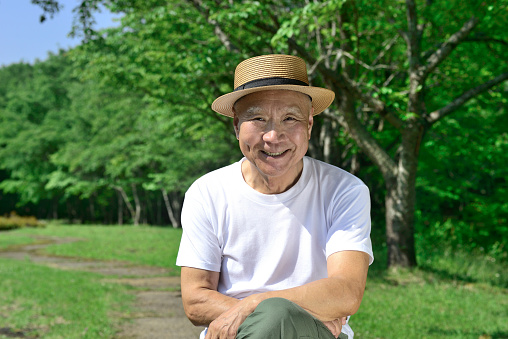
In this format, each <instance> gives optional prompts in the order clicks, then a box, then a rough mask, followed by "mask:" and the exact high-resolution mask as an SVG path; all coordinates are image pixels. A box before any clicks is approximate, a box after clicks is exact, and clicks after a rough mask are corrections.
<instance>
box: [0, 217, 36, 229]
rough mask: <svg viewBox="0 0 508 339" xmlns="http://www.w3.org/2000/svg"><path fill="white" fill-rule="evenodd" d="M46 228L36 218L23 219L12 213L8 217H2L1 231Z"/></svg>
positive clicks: (0, 221) (0, 219)
mask: <svg viewBox="0 0 508 339" xmlns="http://www.w3.org/2000/svg"><path fill="white" fill-rule="evenodd" d="M42 226H44V225H43V224H42V223H41V222H39V221H38V220H37V218H35V217H31V216H28V217H21V216H19V215H17V214H16V213H11V214H10V215H9V216H8V217H2V216H0V231H3V230H10V229H15V228H22V227H42Z"/></svg>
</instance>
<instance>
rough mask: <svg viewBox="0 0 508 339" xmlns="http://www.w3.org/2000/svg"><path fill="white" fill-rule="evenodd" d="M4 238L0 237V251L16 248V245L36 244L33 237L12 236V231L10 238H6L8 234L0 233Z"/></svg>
mask: <svg viewBox="0 0 508 339" xmlns="http://www.w3.org/2000/svg"><path fill="white" fill-rule="evenodd" d="M0 234H1V235H2V236H1V237H0V250H5V249H7V248H8V247H12V246H16V245H26V244H31V243H33V242H34V239H33V238H32V237H29V236H26V235H20V234H16V235H15V236H12V235H11V234H12V231H11V234H9V236H4V234H7V232H3V233H0Z"/></svg>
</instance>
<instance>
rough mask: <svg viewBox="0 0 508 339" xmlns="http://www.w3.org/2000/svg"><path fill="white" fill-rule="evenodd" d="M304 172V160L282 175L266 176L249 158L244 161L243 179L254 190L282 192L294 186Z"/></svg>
mask: <svg viewBox="0 0 508 339" xmlns="http://www.w3.org/2000/svg"><path fill="white" fill-rule="evenodd" d="M302 172H303V160H301V161H300V162H299V163H298V165H297V166H296V167H295V168H292V169H291V170H290V171H288V172H287V173H285V174H284V175H282V176H280V177H271V176H266V175H264V174H263V173H261V172H260V171H259V170H258V169H257V168H256V166H254V165H252V163H251V162H250V161H249V160H245V161H243V162H242V175H243V180H245V182H246V183H247V184H248V185H249V186H250V187H252V188H253V189H254V190H256V191H258V192H259V193H263V194H280V193H284V192H286V191H287V190H289V189H290V188H291V187H293V186H294V185H295V184H296V183H297V182H298V179H300V176H301V175H302Z"/></svg>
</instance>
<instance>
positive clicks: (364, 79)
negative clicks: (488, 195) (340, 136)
mask: <svg viewBox="0 0 508 339" xmlns="http://www.w3.org/2000/svg"><path fill="white" fill-rule="evenodd" d="M99 2H100V1H82V3H81V4H82V5H87V4H88V5H90V4H97V3H99ZM105 3H107V4H109V5H110V6H111V8H112V9H113V10H115V11H121V12H124V13H126V17H125V19H124V20H123V21H122V29H123V31H120V30H117V31H116V34H117V35H116V39H117V41H118V42H119V41H120V40H121V37H127V36H131V39H130V40H129V41H132V45H131V47H132V49H129V50H126V49H123V50H122V49H121V48H120V46H118V42H117V43H116V44H117V48H116V49H113V51H115V50H116V52H113V53H112V54H109V55H110V56H109V58H110V59H111V60H112V58H113V56H116V57H117V58H118V57H122V55H123V52H126V54H127V55H128V56H130V60H128V59H129V57H126V58H125V59H123V60H124V61H125V63H123V64H122V66H121V68H123V70H121V69H120V70H121V71H120V72H118V71H114V72H110V73H109V74H115V76H116V77H118V76H121V78H122V82H123V83H127V84H129V85H130V86H132V87H133V88H138V89H141V90H143V91H144V92H145V93H146V94H147V96H148V97H150V98H155V99H159V100H164V98H167V97H168V94H173V95H171V96H170V97H172V98H174V97H175V96H174V94H175V93H176V92H175V89H176V88H179V87H177V86H185V87H186V88H187V87H189V86H190V87H189V91H188V93H189V94H190V96H194V95H197V94H199V95H200V98H202V100H204V101H205V102H210V101H211V100H212V99H211V98H213V97H214V96H215V94H217V93H221V92H225V91H228V90H230V83H231V68H232V67H231V65H230V64H228V60H229V61H230V62H232V64H235V63H236V62H237V61H238V60H241V59H244V58H245V57H248V56H253V55H256V54H263V53H273V52H282V53H289V54H296V55H299V56H300V57H302V58H303V59H304V60H306V62H307V64H308V69H309V75H310V78H311V81H312V83H313V84H314V85H326V86H327V87H329V88H331V89H332V90H334V92H335V93H336V94H337V96H336V102H335V104H334V106H332V107H331V109H330V110H329V111H327V112H325V113H324V114H322V117H324V118H326V119H328V120H329V121H331V122H334V123H335V126H342V127H343V128H345V129H346V130H347V132H348V133H349V136H350V137H351V138H352V139H354V141H355V143H356V145H357V147H358V148H359V149H360V150H361V152H362V153H363V154H365V155H366V156H367V157H368V158H369V159H370V161H372V163H373V164H374V165H375V166H376V167H377V168H378V170H379V171H380V173H381V174H382V176H383V179H384V182H385V188H386V195H385V208H386V238H387V246H388V264H389V266H393V267H398V266H402V267H409V266H414V265H416V256H415V248H414V213H415V199H416V181H417V169H418V163H419V160H418V159H419V153H420V149H421V147H422V142H423V140H425V138H428V137H429V133H428V131H430V130H431V128H433V126H435V125H436V124H437V123H438V122H440V121H442V120H443V119H446V118H448V117H450V115H452V114H457V113H458V112H461V110H462V107H463V106H464V105H467V104H468V102H469V101H470V100H471V99H472V98H476V97H478V96H480V95H483V94H484V93H485V92H486V91H489V90H492V89H494V87H495V86H497V85H499V84H501V83H503V82H504V81H505V80H506V79H507V78H508V72H507V69H506V67H505V66H503V64H502V63H501V62H500V60H501V56H502V55H504V54H506V45H507V43H506V41H504V40H503V39H504V24H505V22H506V19H507V18H506V15H507V14H506V13H507V12H506V5H507V2H506V1H505V0H500V1H496V2H495V3H494V4H487V3H485V2H483V1H469V2H467V3H464V2H461V1H447V2H440V3H437V2H434V1H425V2H424V1H415V0H406V1H405V3H400V2H399V3H393V2H391V1H381V2H371V1H364V0H355V1H344V0H330V1H326V2H318V1H305V2H296V1H286V0H272V1H268V0H267V1H235V2H216V1H211V0H180V1H171V2H167V1H155V0H154V1H149V2H146V3H141V2H137V1H132V2H125V1H107V2H105ZM154 16H155V17H154ZM156 16H159V19H160V18H166V19H167V21H166V23H167V26H163V25H161V26H156V25H154V24H156V23H157V22H159V23H160V22H161V21H158V20H159V19H157V18H156ZM150 24H152V26H151V25H150ZM165 29H168V30H170V31H172V32H177V34H180V35H173V36H171V38H172V39H173V40H166V41H168V42H167V43H166V44H164V45H163V46H164V48H167V49H168V52H169V53H168V54H169V56H168V58H167V59H164V58H162V59H161V58H160V56H161V55H163V54H160V50H159V54H155V55H157V56H159V57H157V58H156V59H152V60H150V56H151V57H152V58H153V56H154V54H150V53H148V52H147V53H145V52H143V53H138V51H140V50H141V51H143V50H145V51H151V52H153V49H154V48H155V49H156V50H157V49H158V48H157V47H154V46H153V45H149V44H145V43H144V41H145V40H144V39H145V38H147V37H148V38H150V37H154V35H156V34H158V33H161V32H164V30H165ZM147 30H148V31H149V32H151V33H150V34H149V35H147V36H146V35H145V36H144V35H142V33H143V32H147ZM122 32H123V33H122ZM187 32H192V33H194V34H196V38H194V39H192V36H189V35H187V34H185V33H187ZM210 34H213V36H214V37H210ZM200 38H204V39H205V40H201V39H200ZM90 39H91V40H95V41H96V42H98V43H104V44H105V45H104V46H105V48H106V47H108V48H109V45H108V41H111V39H113V40H114V39H115V37H109V36H101V35H100V34H99V35H93V34H92V35H91V38H90ZM136 39H137V42H136ZM156 41H158V42H161V41H162V40H160V39H155V40H153V42H156ZM182 42H185V44H181V43H182ZM217 43H220V44H221V45H222V48H218V47H217ZM200 46H206V48H200ZM103 50H105V49H103ZM189 50H191V51H192V52H193V53H192V54H190V53H189ZM486 51H489V53H486ZM119 52H122V53H119ZM115 53H116V54H115ZM171 53H174V54H173V55H172V54H171ZM140 56H144V57H143V58H141V59H135V58H137V57H140ZM102 60H104V59H102ZM163 60H164V61H165V60H168V61H171V60H173V61H175V60H179V61H180V62H179V63H178V66H183V67H181V68H178V67H167V68H161V65H167V64H168V63H162V62H161V61H163ZM140 61H143V62H140ZM233 61H234V62H233ZM115 62H116V61H115ZM106 64H107V63H103V65H106ZM113 64H114V63H113V62H111V63H110V64H109V65H113ZM141 64H142V65H143V67H139V65H141ZM133 66H136V67H135V68H134V69H135V70H136V72H134V73H132V72H130V70H131V69H130V68H129V67H133ZM154 66H155V67H154ZM226 66H228V67H226ZM208 68H210V69H208ZM117 70H118V68H117ZM140 70H142V71H140ZM173 74H178V75H181V77H180V78H179V79H178V81H177V82H176V84H177V85H176V86H175V82H173V83H171V82H170V81H169V79H171V80H174V79H176V78H175V77H174V76H172V75H173ZM157 77H168V79H167V81H166V79H164V80H162V81H161V79H160V78H157ZM189 78H191V79H193V80H196V79H200V80H201V81H202V84H203V86H202V87H199V86H193V85H195V82H192V81H191V82H189V81H188V80H189ZM150 79H157V80H158V81H159V82H160V83H161V85H162V86H161V88H159V89H157V86H146V84H147V83H149V80H150ZM200 84H201V83H200ZM164 85H166V86H164ZM203 88H210V90H208V91H207V90H205V93H203V91H202V89H203ZM501 90H502V89H501ZM203 94H204V95H203ZM184 96H185V94H184ZM496 100H499V99H495V98H493V99H492V101H496ZM187 102H188V101H187ZM203 114H206V113H203ZM217 119H219V120H220V118H217ZM323 126H326V123H323ZM332 127H333V128H336V127H334V126H332ZM324 131H325V134H326V133H332V134H331V135H335V136H336V135H337V134H336V133H334V131H333V129H330V128H328V129H324ZM327 131H328V132H327ZM323 153H324V152H323ZM330 160H331V161H332V162H334V159H330Z"/></svg>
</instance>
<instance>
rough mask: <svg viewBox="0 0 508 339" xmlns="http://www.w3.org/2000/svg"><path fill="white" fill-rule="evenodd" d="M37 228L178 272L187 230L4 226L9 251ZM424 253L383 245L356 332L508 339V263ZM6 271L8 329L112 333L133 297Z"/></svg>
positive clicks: (15, 265) (37, 273) (98, 255)
mask: <svg viewBox="0 0 508 339" xmlns="http://www.w3.org/2000/svg"><path fill="white" fill-rule="evenodd" d="M37 235H51V236H59V237H72V238H79V239H83V241H80V242H76V243H72V244H64V245H55V246H51V247H49V248H48V252H50V253H52V254H55V255H63V256H72V257H84V258H85V257H86V258H95V259H101V260H122V261H130V262H132V263H136V264H142V265H150V266H159V267H165V268H170V269H172V272H173V274H178V272H179V270H178V268H176V267H175V265H174V262H175V258H176V253H177V251H178V244H179V240H180V236H181V230H175V229H171V228H161V227H146V226H143V227H133V226H48V227H46V228H43V229H30V228H25V229H21V230H15V231H8V232H2V233H0V250H1V249H2V248H4V249H5V248H6V247H8V246H12V245H17V244H22V243H27V242H30V241H35V240H36V238H35V236H37ZM421 253H422V252H421V251H420V254H419V261H420V262H422V263H423V265H422V268H419V269H414V270H410V271H408V270H402V271H387V270H386V267H385V257H386V253H385V249H384V248H382V247H380V248H378V249H377V250H375V255H376V261H375V262H374V264H373V265H372V266H371V269H370V271H369V280H368V283H367V289H366V291H365V296H364V299H363V303H362V306H361V307H360V310H359V312H358V313H357V314H356V315H354V316H353V317H352V318H351V326H352V328H353V329H354V330H355V331H356V336H355V338H359V339H362V338H386V339H388V338H476V339H478V338H481V339H487V338H491V339H495V338H508V322H507V321H506V319H508V289H507V287H508V274H507V272H508V270H507V265H506V263H500V262H496V261H494V260H492V258H489V257H484V256H481V255H474V254H471V253H457V252H454V253H452V252H446V251H442V252H436V251H435V252H434V254H433V255H432V256H430V255H427V256H426V257H422V254H421ZM436 253H438V254H439V253H441V254H440V255H437V254H436ZM0 277H1V280H0V329H1V328H3V327H10V328H19V329H25V330H26V329H33V331H35V333H41V331H42V333H46V335H45V336H44V337H45V338H74V337H79V338H97V337H101V338H110V337H112V336H113V333H114V326H115V319H114V317H112V316H111V315H112V314H114V313H115V312H121V309H122V308H125V307H127V305H128V302H129V300H130V299H129V298H130V297H129V295H128V294H127V293H126V290H125V287H122V286H121V285H109V284H106V283H104V282H103V281H102V280H101V276H100V275H96V274H91V273H84V272H71V271H59V270H55V269H51V268H47V267H43V266H38V265H35V264H31V263H29V262H19V261H13V260H12V261H11V260H5V259H4V260H1V261H0ZM90 300H93V302H90ZM0 338H2V337H1V334H0Z"/></svg>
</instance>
